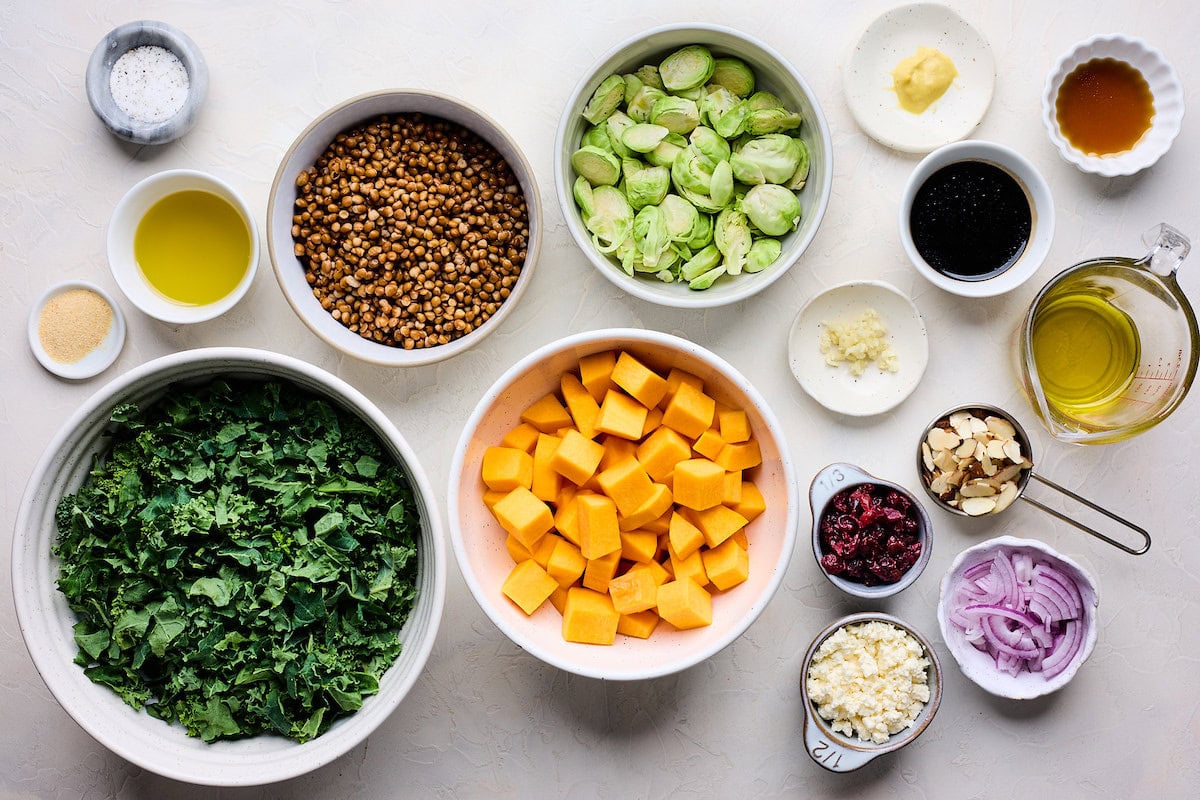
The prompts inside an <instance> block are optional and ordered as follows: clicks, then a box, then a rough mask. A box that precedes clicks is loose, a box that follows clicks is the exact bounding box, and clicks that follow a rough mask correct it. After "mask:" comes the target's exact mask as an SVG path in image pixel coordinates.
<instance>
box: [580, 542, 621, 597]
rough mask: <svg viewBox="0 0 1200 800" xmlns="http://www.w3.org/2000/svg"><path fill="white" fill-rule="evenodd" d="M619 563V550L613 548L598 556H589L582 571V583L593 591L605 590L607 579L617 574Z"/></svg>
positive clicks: (606, 589) (609, 579)
mask: <svg viewBox="0 0 1200 800" xmlns="http://www.w3.org/2000/svg"><path fill="white" fill-rule="evenodd" d="M620 563H621V551H620V550H614V551H613V552H611V553H609V554H608V555H606V556H600V558H589V559H588V562H587V567H586V568H585V569H584V571H583V585H584V586H586V587H587V588H589V589H592V590H593V591H597V592H607V591H608V584H609V581H611V580H612V579H613V576H614V575H616V574H617V567H618V566H619V565H620Z"/></svg>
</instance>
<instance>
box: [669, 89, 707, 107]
mask: <svg viewBox="0 0 1200 800" xmlns="http://www.w3.org/2000/svg"><path fill="white" fill-rule="evenodd" d="M674 94H675V96H676V97H683V98H686V99H688V100H692V101H694V102H696V103H699V102H700V101H701V100H703V99H704V95H705V94H706V92H705V91H704V87H703V86H693V87H692V88H691V89H684V90H683V91H680V92H675V93H674Z"/></svg>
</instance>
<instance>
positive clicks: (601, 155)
mask: <svg viewBox="0 0 1200 800" xmlns="http://www.w3.org/2000/svg"><path fill="white" fill-rule="evenodd" d="M571 166H572V167H573V168H574V169H575V172H576V174H578V175H582V176H583V177H585V178H587V180H588V183H590V184H592V185H593V186H612V185H613V184H614V183H616V182H617V181H619V180H620V179H621V162H620V161H618V160H617V157H616V156H614V155H613V154H612V153H610V152H608V151H607V150H601V149H600V148H599V147H594V146H592V145H585V146H583V147H581V148H579V149H578V150H576V151H575V152H574V153H572V154H571Z"/></svg>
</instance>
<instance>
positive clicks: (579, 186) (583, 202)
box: [571, 175, 594, 219]
mask: <svg viewBox="0 0 1200 800" xmlns="http://www.w3.org/2000/svg"><path fill="white" fill-rule="evenodd" d="M571 194H572V195H574V196H575V205H577V206H579V211H580V212H581V213H582V215H583V218H584V219H587V218H588V217H590V216H591V215H592V214H593V213H594V208H593V206H592V185H591V184H590V183H588V179H587V178H585V177H583V176H582V175H580V176H579V177H578V178H576V179H575V183H574V184H573V185H572V186H571Z"/></svg>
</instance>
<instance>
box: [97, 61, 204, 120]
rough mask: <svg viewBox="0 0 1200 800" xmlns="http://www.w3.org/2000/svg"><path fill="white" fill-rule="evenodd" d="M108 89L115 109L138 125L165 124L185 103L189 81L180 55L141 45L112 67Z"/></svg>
mask: <svg viewBox="0 0 1200 800" xmlns="http://www.w3.org/2000/svg"><path fill="white" fill-rule="evenodd" d="M108 88H109V91H111V92H112V98H113V101H114V102H115V103H116V104H117V107H118V108H120V109H121V110H122V111H124V112H125V113H126V114H128V115H129V116H130V117H131V118H132V119H135V120H137V121H138V122H146V123H158V122H165V121H167V120H169V119H170V118H171V117H173V116H175V115H176V114H178V113H179V109H181V108H183V104H184V103H185V102H186V101H187V96H188V91H189V89H190V82H189V80H188V73H187V68H186V67H184V65H183V62H182V61H180V60H179V56H177V55H175V54H174V53H172V52H171V51H170V50H168V49H167V48H165V47H159V46H158V45H142V46H141V47H134V48H133V49H131V50H128V51H126V52H125V53H124V54H122V56H121V57H120V58H118V59H117V61H116V63H115V64H113V66H112V72H111V73H110V74H109V76H108Z"/></svg>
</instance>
